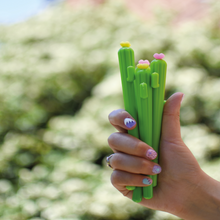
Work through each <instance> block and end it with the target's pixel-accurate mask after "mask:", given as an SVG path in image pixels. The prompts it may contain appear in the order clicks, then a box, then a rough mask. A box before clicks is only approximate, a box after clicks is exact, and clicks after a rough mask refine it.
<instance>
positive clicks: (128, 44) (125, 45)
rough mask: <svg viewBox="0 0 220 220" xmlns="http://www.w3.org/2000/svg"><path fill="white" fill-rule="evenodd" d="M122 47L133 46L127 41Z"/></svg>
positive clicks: (122, 43)
mask: <svg viewBox="0 0 220 220" xmlns="http://www.w3.org/2000/svg"><path fill="white" fill-rule="evenodd" d="M120 45H121V46H122V47H130V46H131V44H130V43H129V42H128V41H126V42H121V43H120Z"/></svg>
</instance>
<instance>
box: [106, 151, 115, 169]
mask: <svg viewBox="0 0 220 220" xmlns="http://www.w3.org/2000/svg"><path fill="white" fill-rule="evenodd" d="M113 155H114V154H111V155H110V156H108V157H106V165H107V166H108V167H110V168H112V169H113V167H112V166H111V164H110V159H111V158H112V156H113Z"/></svg>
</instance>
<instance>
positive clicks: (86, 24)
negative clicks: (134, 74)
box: [0, 1, 220, 220]
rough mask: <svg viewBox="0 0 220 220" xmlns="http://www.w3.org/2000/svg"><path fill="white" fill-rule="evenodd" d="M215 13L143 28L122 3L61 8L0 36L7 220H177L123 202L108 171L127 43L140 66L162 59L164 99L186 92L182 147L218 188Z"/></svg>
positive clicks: (0, 153)
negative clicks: (122, 47) (122, 52)
mask: <svg viewBox="0 0 220 220" xmlns="http://www.w3.org/2000/svg"><path fill="white" fill-rule="evenodd" d="M218 4H219V3H218V1H216V3H215V4H214V5H213V7H212V8H213V13H212V17H211V18H209V20H208V21H204V22H203V23H201V24H200V23H196V24H188V25H185V26H182V27H181V28H179V29H178V28H173V27H172V26H171V25H170V24H169V20H167V22H165V19H164V18H166V17H167V16H166V15H167V13H166V12H165V11H164V12H163V13H161V15H160V16H159V17H158V20H157V21H155V22H154V23H153V22H148V24H145V23H144V22H141V21H140V20H138V19H137V18H136V17H134V16H133V15H131V13H130V12H129V11H127V10H126V9H125V8H124V6H123V5H121V3H120V1H109V2H106V3H105V4H103V5H101V6H98V7H96V8H93V7H89V6H88V7H85V8H82V9H78V10H74V9H71V8H68V7H67V6H66V5H65V4H64V5H58V6H55V7H53V8H50V9H48V10H46V11H45V12H43V13H41V14H39V15H38V16H36V17H34V18H32V19H30V20H28V21H26V22H24V23H20V24H15V25H12V26H8V27H0V30H1V36H0V43H1V44H0V45H1V47H0V101H1V107H0V135H1V147H0V178H1V179H0V216H1V219H2V220H8V219H10V220H26V219H30V220H43V219H65V220H67V219H68V220H69V219H71V220H82V219H83V220H84V219H116V220H117V219H120V220H123V219H124V220H129V219H130V220H132V219H137V218H136V217H138V219H177V218H176V217H174V216H171V215H168V214H164V213H161V212H153V211H150V210H147V211H146V209H145V208H142V207H141V206H139V205H138V204H134V203H133V202H132V201H129V200H128V199H126V198H124V197H123V196H122V195H121V194H120V193H118V192H117V191H116V190H115V189H114V188H113V186H112V185H111V183H110V180H109V179H110V175H111V170H110V169H108V168H107V167H105V166H104V164H105V161H104V160H105V157H106V156H107V155H109V154H110V153H111V150H110V149H109V148H108V146H107V138H108V136H109V135H110V134H111V133H112V132H115V130H114V129H113V128H112V127H111V126H110V125H109V123H108V119H107V116H108V114H109V113H110V112H111V111H112V110H114V109H116V108H122V107H123V100H122V91H121V85H120V76H119V67H118V60H117V51H118V49H119V48H120V45H119V43H120V41H125V40H128V41H130V42H131V44H132V48H133V49H134V50H135V51H136V54H138V56H139V57H136V58H135V60H136V62H137V60H139V59H141V58H142V59H149V60H152V58H153V57H152V56H153V54H154V53H155V52H163V53H164V54H165V60H166V62H167V63H168V73H167V90H166V96H167V97H168V96H169V95H171V94H172V93H173V92H175V91H181V92H183V93H185V99H184V101H183V104H182V109H181V122H182V125H183V127H182V136H183V139H184V140H185V142H186V144H187V145H188V146H189V147H190V149H191V150H192V151H193V153H194V154H195V156H196V158H197V159H198V161H199V163H200V164H201V166H202V168H203V169H204V170H205V171H206V172H207V173H208V174H209V175H211V176H213V177H214V178H216V179H218V180H220V174H219V171H218V170H217V168H216V167H218V166H219V164H220V149H219V146H220V137H219V133H220V122H219V115H220V110H219V109H220V99H219V96H218V93H219V88H220V79H219V76H220V75H219V73H220V58H219V51H220V49H219V39H220V31H219V26H218V21H219V13H218V10H216V8H218V7H219V5H218ZM215 10H216V12H215ZM160 21H163V22H160Z"/></svg>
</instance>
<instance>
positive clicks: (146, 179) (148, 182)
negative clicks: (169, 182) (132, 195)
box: [143, 178, 153, 185]
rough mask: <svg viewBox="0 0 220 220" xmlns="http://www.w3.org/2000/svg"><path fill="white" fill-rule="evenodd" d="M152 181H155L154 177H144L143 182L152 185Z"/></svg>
mask: <svg viewBox="0 0 220 220" xmlns="http://www.w3.org/2000/svg"><path fill="white" fill-rule="evenodd" d="M152 182H153V181H152V179H148V178H144V179H143V184H145V185H151V184H152Z"/></svg>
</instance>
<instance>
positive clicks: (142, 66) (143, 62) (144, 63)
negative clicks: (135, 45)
mask: <svg viewBox="0 0 220 220" xmlns="http://www.w3.org/2000/svg"><path fill="white" fill-rule="evenodd" d="M149 65H150V62H149V61H148V60H139V62H138V65H137V67H138V68H139V69H147V68H148V67H149Z"/></svg>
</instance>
